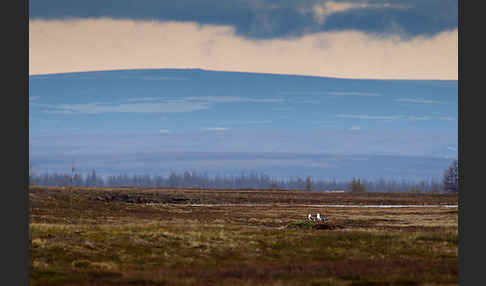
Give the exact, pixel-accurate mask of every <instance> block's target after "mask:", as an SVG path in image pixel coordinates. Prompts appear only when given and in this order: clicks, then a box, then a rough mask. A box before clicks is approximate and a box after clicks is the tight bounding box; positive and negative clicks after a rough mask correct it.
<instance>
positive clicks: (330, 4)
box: [312, 1, 407, 25]
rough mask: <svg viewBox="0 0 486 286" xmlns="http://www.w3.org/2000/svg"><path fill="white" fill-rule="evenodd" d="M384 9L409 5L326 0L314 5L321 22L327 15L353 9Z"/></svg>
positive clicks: (318, 20)
mask: <svg viewBox="0 0 486 286" xmlns="http://www.w3.org/2000/svg"><path fill="white" fill-rule="evenodd" d="M370 8H372V9H373V8H374V9H380V8H381V9H383V8H394V9H405V8H407V6H404V5H391V4H389V3H383V4H370V3H365V2H361V3H356V2H334V1H326V2H325V3H319V4H316V5H314V6H313V7H312V12H313V16H314V19H315V20H316V22H318V23H319V24H321V25H322V24H324V22H325V19H326V17H328V16H330V15H332V14H336V13H342V12H346V11H348V10H351V9H370Z"/></svg>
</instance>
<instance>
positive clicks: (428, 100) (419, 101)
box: [396, 98, 454, 104]
mask: <svg viewBox="0 0 486 286" xmlns="http://www.w3.org/2000/svg"><path fill="white" fill-rule="evenodd" d="M396 101H399V102H411V103H420V104H454V103H452V102H442V101H438V100H431V99H416V98H399V99H396Z"/></svg>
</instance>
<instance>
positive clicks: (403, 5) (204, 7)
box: [29, 0, 458, 39]
mask: <svg viewBox="0 0 486 286" xmlns="http://www.w3.org/2000/svg"><path fill="white" fill-rule="evenodd" d="M326 3H331V4H335V6H339V7H345V8H346V9H337V10H336V9H335V10H332V9H331V10H330V9H328V8H329V6H326ZM457 6H458V5H457V1H454V0H425V1H424V0H413V1H410V0H409V1H402V0H400V1H398V0H395V1H393V0H389V1H383V0H379V1H378V0H376V1H372V0H371V1H317V0H304V1H290V0H280V1H277V0H262V1H252V0H250V1H248V0H246V1H242V0H225V1H220V0H205V1H202V0H178V1H158V0H104V1H100V0H84V1H67V0H31V1H30V4H29V8H30V19H69V18H101V17H109V18H113V19H133V20H156V21H184V22H186V21H191V22H197V23H199V24H202V25H205V24H210V25H229V26H232V27H234V28H235V31H236V33H237V34H238V35H240V36H244V37H247V38H255V39H270V38H286V37H293V36H302V35H305V34H310V33H316V32H321V31H340V30H357V31H362V32H366V33H372V34H378V35H390V34H394V35H399V36H401V37H404V38H407V37H413V36H418V35H422V36H433V35H435V34H437V33H439V32H442V31H445V30H451V29H455V28H457V26H458V7H457ZM316 7H323V8H322V9H321V10H318V11H321V12H323V13H325V16H326V17H325V20H323V18H322V17H321V18H319V17H316V15H317V16H319V14H316V9H315V8H316ZM321 16H322V15H321Z"/></svg>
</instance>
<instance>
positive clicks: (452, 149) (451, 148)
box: [447, 146, 457, 152]
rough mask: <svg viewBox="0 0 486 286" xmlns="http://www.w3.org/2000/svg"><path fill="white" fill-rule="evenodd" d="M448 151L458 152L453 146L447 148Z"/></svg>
mask: <svg viewBox="0 0 486 286" xmlns="http://www.w3.org/2000/svg"><path fill="white" fill-rule="evenodd" d="M447 149H448V150H451V151H454V152H455V151H457V148H454V147H451V146H447Z"/></svg>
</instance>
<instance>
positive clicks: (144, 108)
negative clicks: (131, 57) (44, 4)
mask: <svg viewBox="0 0 486 286" xmlns="http://www.w3.org/2000/svg"><path fill="white" fill-rule="evenodd" d="M39 106H41V107H44V108H47V109H45V110H44V112H46V113H53V114H100V113H110V112H136V113H173V112H192V111H198V110H203V109H208V108H209V104H207V103H190V102H186V101H177V100H174V101H166V102H150V103H138V102H136V103H127V104H106V103H85V104H42V105H40V104H39Z"/></svg>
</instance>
